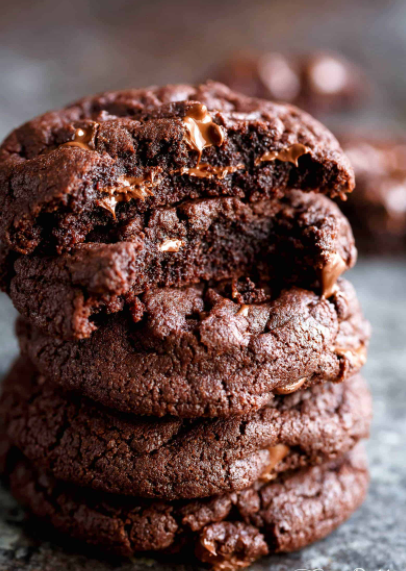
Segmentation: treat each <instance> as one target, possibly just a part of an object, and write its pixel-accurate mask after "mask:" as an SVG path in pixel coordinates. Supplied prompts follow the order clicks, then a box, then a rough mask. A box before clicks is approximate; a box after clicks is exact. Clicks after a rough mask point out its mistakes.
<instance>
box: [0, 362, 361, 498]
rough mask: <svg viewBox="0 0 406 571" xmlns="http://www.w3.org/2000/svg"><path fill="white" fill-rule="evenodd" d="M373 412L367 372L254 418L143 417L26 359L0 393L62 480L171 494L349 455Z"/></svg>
mask: <svg viewBox="0 0 406 571" xmlns="http://www.w3.org/2000/svg"><path fill="white" fill-rule="evenodd" d="M371 414H372V404H371V398H370V394H369V391H368V388H367V386H366V384H365V382H364V381H363V379H362V378H361V377H359V376H358V377H353V378H352V379H349V380H347V381H346V382H344V383H341V384H332V383H324V384H323V385H318V386H315V387H312V388H310V389H307V390H302V391H298V392H296V393H294V394H292V395H286V396H276V395H275V396H273V398H272V399H271V401H270V402H269V404H268V406H267V407H266V408H264V409H262V410H261V411H259V412H257V413H256V414H254V415H252V416H250V417H243V418H231V419H228V420H206V421H202V420H197V421H192V422H191V421H188V420H181V419H176V418H166V419H161V420H157V419H149V418H140V417H134V416H129V415H123V414H118V413H114V412H112V411H109V410H107V409H103V408H100V407H97V406H96V405H94V404H93V403H91V402H90V401H88V400H87V399H83V398H80V397H75V396H73V395H65V394H63V393H62V392H61V389H60V388H59V387H57V388H55V387H54V386H52V385H50V384H48V383H46V382H44V379H43V377H41V376H40V375H39V374H38V373H36V371H35V369H34V368H33V366H32V365H31V364H30V363H28V362H27V361H24V360H23V359H20V360H19V361H17V362H16V364H15V365H14V367H13V369H12V370H11V372H10V373H9V375H8V377H7V378H6V379H5V381H4V385H3V394H2V397H1V401H0V416H1V418H2V422H3V423H4V426H5V430H6V432H7V435H8V437H9V438H10V440H11V442H12V443H13V444H14V445H15V446H17V447H18V448H19V450H21V451H22V452H23V453H24V455H25V456H26V457H27V458H29V459H30V461H32V462H33V463H34V464H35V465H36V466H40V467H41V468H43V469H44V470H46V471H47V472H49V473H52V475H53V476H54V477H55V478H56V479H59V480H64V481H68V482H71V483H74V484H76V485H79V486H86V487H91V488H94V489H98V490H101V491H104V492H112V493H119V494H127V495H132V496H142V497H151V498H161V499H166V500H175V499H180V498H200V497H206V496H211V495H214V494H218V493H222V492H228V491H229V492H232V491H236V490H242V489H244V488H246V487H248V486H250V485H252V484H254V483H255V481H256V480H258V479H259V478H263V479H266V480H268V479H269V480H270V479H272V478H273V477H276V475H277V473H278V472H283V471H285V470H292V469H297V468H300V467H304V466H307V465H311V464H320V463H323V462H325V461H327V460H331V459H333V458H336V457H337V456H341V455H343V454H344V453H346V452H348V451H349V450H350V449H351V448H353V447H354V445H355V444H356V443H357V442H358V441H359V440H360V439H362V438H367V437H368V433H369V425H370V421H371ZM275 447H276V448H275ZM278 460H279V461H278Z"/></svg>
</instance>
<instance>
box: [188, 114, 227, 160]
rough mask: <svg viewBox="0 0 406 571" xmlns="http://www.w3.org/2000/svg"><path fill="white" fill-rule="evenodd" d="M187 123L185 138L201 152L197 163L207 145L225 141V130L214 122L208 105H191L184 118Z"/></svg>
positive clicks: (218, 144)
mask: <svg viewBox="0 0 406 571" xmlns="http://www.w3.org/2000/svg"><path fill="white" fill-rule="evenodd" d="M183 123H184V125H185V140H186V141H187V143H188V144H189V145H190V146H191V147H192V148H193V149H194V150H195V151H197V152H198V153H199V156H198V161H197V165H199V163H200V159H201V158H202V152H203V149H205V148H206V147H212V146H215V147H219V146H220V145H222V144H223V142H224V131H223V128H222V127H220V125H217V124H216V123H214V121H213V119H212V118H211V115H210V114H209V112H208V111H207V107H206V106H205V105H203V104H202V103H195V104H193V105H191V106H190V107H189V108H188V110H187V114H186V116H185V117H184V119H183Z"/></svg>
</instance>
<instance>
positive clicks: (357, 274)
mask: <svg viewBox="0 0 406 571" xmlns="http://www.w3.org/2000/svg"><path fill="white" fill-rule="evenodd" d="M246 47H249V48H252V47H254V48H255V47H256V48H261V49H277V50H282V51H283V50H293V51H301V50H306V49H311V48H328V49H333V50H339V51H341V52H343V53H344V54H346V55H347V56H349V57H351V58H353V59H354V60H355V61H357V62H358V63H359V64H361V65H363V66H364V67H365V69H366V70H367V72H368V73H369V75H370V77H372V78H373V80H374V82H375V90H374V95H373V98H372V100H371V102H370V104H369V105H368V106H365V107H364V108H363V109H362V110H360V111H359V112H358V113H357V115H356V117H355V116H354V115H353V116H347V117H334V118H328V121H331V124H332V125H335V124H340V125H342V123H343V122H345V123H346V124H351V125H352V123H353V121H354V120H355V121H356V122H357V124H361V125H363V126H367V127H368V128H377V129H379V130H387V129H388V128H393V127H395V128H396V129H400V130H401V129H402V128H403V125H404V121H405V120H406V97H405V94H406V73H405V67H406V65H405V61H406V2H404V1H403V0H397V1H395V0H394V1H391V0H389V1H388V0H387V1H385V2H383V1H379V0H358V1H354V0H341V1H337V0H335V1H330V0H324V1H323V0H312V1H310V0H307V1H306V2H303V1H300V0H293V1H288V0H276V1H270V0H267V1H266V0H262V1H261V0H251V1H249V0H247V1H243V0H224V1H221V0H216V1H215V2H214V1H212V0H206V1H205V2H203V1H202V0H197V1H195V2H193V1H189V2H187V1H186V0H185V1H184V2H179V0H178V1H176V0H175V1H172V2H164V1H163V0H149V1H148V2H137V1H135V2H125V1H124V0H112V1H109V2H107V1H103V0H98V1H97V0H81V1H80V2H79V0H71V1H70V2H55V0H43V1H38V0H36V1H32V0H31V1H30V0H14V1H13V2H11V3H8V4H7V6H6V5H3V4H2V5H1V18H0V77H1V84H0V137H1V138H2V137H3V136H4V135H6V133H7V132H8V131H9V130H10V129H11V128H12V127H14V126H16V125H17V124H18V123H20V122H22V121H24V120H26V119H28V118H30V117H32V116H33V115H35V114H38V113H40V112H43V111H46V110H48V109H50V108H52V107H55V106H60V105H62V104H64V103H67V102H69V101H70V100H72V99H75V98H77V97H80V96H82V95H85V94H86V93H88V92H94V91H100V90H105V89H116V88H122V87H136V86H143V85H146V84H151V83H164V82H172V83H173V82H178V81H195V80H198V79H201V78H203V77H205V76H206V75H210V69H211V68H212V66H213V64H214V63H215V62H216V60H217V59H222V58H224V57H226V56H227V55H228V54H229V53H230V52H232V51H233V50H236V49H240V48H246ZM405 262H406V258H405V259H397V260H389V259H388V260H378V259H374V258H370V259H368V260H363V259H361V260H360V262H359V264H358V266H357V268H356V269H355V270H353V271H352V272H351V276H352V280H353V282H354V284H355V286H356V287H357V290H358V292H359V296H360V298H361V301H362V303H363V306H364V310H365V313H366V315H367V316H368V317H369V319H370V320H371V322H372V325H373V330H374V336H373V340H372V344H371V349H370V357H369V361H368V364H367V366H366V367H365V376H366V377H367V379H368V380H369V381H370V384H371V388H372V390H373V393H374V403H375V421H374V426H373V432H372V438H371V440H370V442H369V443H368V450H369V456H370V460H371V468H372V470H371V471H372V484H371V490H370V494H369V497H368V499H367V501H366V503H365V504H364V506H363V507H362V508H361V510H359V511H358V512H357V513H356V514H355V515H354V516H353V517H352V518H351V520H350V521H349V522H348V523H347V524H345V525H344V526H342V527H341V528H340V529H339V530H338V531H337V532H335V533H334V534H333V535H332V536H330V537H329V538H327V539H326V540H324V541H322V542H319V543H317V544H316V545H314V546H312V547H310V548H308V549H306V550H304V551H302V552H300V553H298V554H292V555H289V556H281V557H271V558H268V559H267V560H265V561H263V562H261V563H259V564H257V565H255V566H253V569H255V570H257V571H259V570H261V571H265V570H266V571H295V570H296V569H312V570H313V569H316V568H320V569H323V571H354V570H355V569H356V568H360V569H363V570H364V571H380V570H385V571H387V570H390V571H404V570H405V569H406V534H405V522H404V513H405V506H406V453H405V446H404V442H405V441H406V413H405V409H406V351H405V349H406V287H405V284H406V264H405ZM14 316H15V314H14V310H13V309H12V307H11V304H10V302H9V301H8V299H7V298H6V297H5V296H2V297H0V320H1V325H2V326H1V328H0V373H1V375H3V374H4V372H5V371H6V369H7V367H8V365H9V363H10V361H11V360H12V359H13V357H14V355H15V354H16V352H17V345H16V342H15V340H14V337H13V319H14ZM44 537H48V535H47V532H46V531H45V530H42V529H38V526H37V527H36V529H32V527H30V526H27V524H25V523H24V521H23V514H22V512H21V511H20V510H19V509H18V508H17V507H16V505H15V503H14V502H13V501H12V499H11V498H10V497H9V496H8V495H7V493H2V494H1V496H0V571H17V570H21V571H59V570H61V571H62V570H63V571H70V570H72V571H88V570H89V571H90V570H92V571H112V570H115V569H117V570H120V571H129V570H130V569H131V570H134V571H147V570H148V569H154V570H155V569H156V570H157V571H158V569H159V571H167V570H168V569H169V567H167V566H165V565H164V564H159V565H158V564H157V563H156V562H155V561H146V560H142V559H138V560H135V561H134V562H130V563H128V562H127V563H120V562H116V561H107V560H105V559H104V560H100V559H99V558H97V553H94V552H93V553H90V554H89V556H88V557H85V556H83V555H79V551H78V552H76V549H75V547H74V546H72V545H70V546H68V547H67V546H66V545H65V546H63V545H61V544H60V540H59V539H58V538H54V541H53V542H52V543H49V542H48V541H46V540H45V539H44ZM178 569H179V571H180V570H181V569H182V571H184V570H185V569H186V568H178ZM187 569H188V571H189V570H190V567H189V568H187Z"/></svg>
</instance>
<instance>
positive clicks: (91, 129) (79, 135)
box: [61, 123, 98, 151]
mask: <svg viewBox="0 0 406 571" xmlns="http://www.w3.org/2000/svg"><path fill="white" fill-rule="evenodd" d="M97 127H98V123H92V124H91V125H88V126H87V127H79V128H78V129H76V131H75V135H74V137H73V140H72V141H69V142H68V143H64V144H63V145H61V147H79V148H80V149H85V150H86V151H94V148H92V147H90V145H89V143H91V142H92V140H93V138H94V135H95V132H96V128H97Z"/></svg>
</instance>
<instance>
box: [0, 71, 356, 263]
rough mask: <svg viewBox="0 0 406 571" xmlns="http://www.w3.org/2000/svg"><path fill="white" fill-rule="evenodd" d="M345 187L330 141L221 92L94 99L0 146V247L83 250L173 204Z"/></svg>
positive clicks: (348, 175)
mask: <svg viewBox="0 0 406 571" xmlns="http://www.w3.org/2000/svg"><path fill="white" fill-rule="evenodd" d="M353 187H354V177H353V171H352V168H351V166H350V163H349V162H348V160H347V158H346V157H345V155H344V153H343V152H342V150H341V148H340V146H339V144H338V143H337V141H336V139H335V138H334V137H333V135H332V134H331V133H330V132H329V131H328V130H327V129H326V128H325V127H323V126H322V125H321V124H320V123H318V122H317V121H316V120H315V119H313V118H312V117H310V116H309V115H307V114H306V113H304V112H302V111H300V110H298V109H296V108H295V107H292V106H289V105H278V104H274V103H271V102H269V101H261V100H258V99H252V98H248V97H246V96H243V95H240V94H237V93H234V92H232V91H230V90H229V89H228V88H227V87H225V86H224V85H222V84H218V83H213V82H208V83H206V84H203V85H199V86H197V87H193V86H189V85H177V86H165V87H155V88H148V89H138V90H129V91H123V92H115V93H105V94H102V95H96V96H94V97H87V98H85V99H82V100H81V101H79V102H78V103H74V104H73V105H71V106H69V107H67V108H65V109H62V110H60V111H54V112H50V113H46V114H45V115H42V116H41V117H38V118H36V119H33V120H32V121H30V122H28V123H26V124H25V125H23V126H22V127H20V128H19V129H16V130H15V131H13V133H11V135H10V136H9V137H8V138H7V139H6V140H5V141H4V143H3V145H2V146H1V148H0V239H1V241H2V242H3V243H5V244H8V245H9V246H10V247H11V248H13V249H15V250H16V251H18V252H21V253H23V254H27V253H30V252H33V251H34V250H35V249H36V248H38V247H39V246H41V248H44V247H51V248H55V247H56V249H57V251H58V252H61V251H63V250H66V249H70V248H72V247H73V246H74V245H75V244H78V243H82V242H90V241H92V239H93V235H94V233H96V234H98V235H99V234H100V232H104V233H108V232H109V231H110V230H111V229H113V230H115V229H116V228H117V227H120V226H122V225H125V224H128V223H129V222H130V221H132V220H133V219H134V217H136V216H137V215H138V214H145V213H151V212H153V211H154V209H155V208H157V207H173V206H176V205H178V204H179V203H180V202H182V201H184V200H190V199H196V198H207V197H221V196H231V197H238V198H240V199H241V200H243V201H256V200H259V199H261V198H267V197H272V196H279V197H280V196H282V195H283V194H284V192H285V191H286V190H287V189H295V188H296V189H300V190H305V191H308V190H319V191H320V192H322V193H326V194H329V195H330V196H332V197H333V196H336V195H340V196H343V195H344V193H346V192H349V191H351V190H352V189H353Z"/></svg>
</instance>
